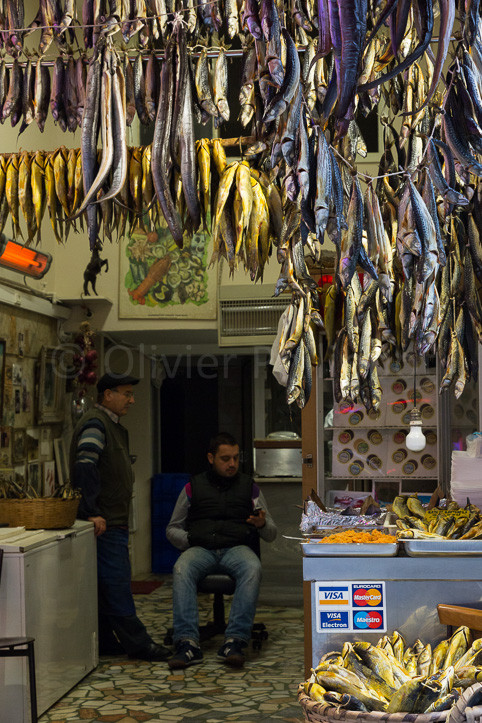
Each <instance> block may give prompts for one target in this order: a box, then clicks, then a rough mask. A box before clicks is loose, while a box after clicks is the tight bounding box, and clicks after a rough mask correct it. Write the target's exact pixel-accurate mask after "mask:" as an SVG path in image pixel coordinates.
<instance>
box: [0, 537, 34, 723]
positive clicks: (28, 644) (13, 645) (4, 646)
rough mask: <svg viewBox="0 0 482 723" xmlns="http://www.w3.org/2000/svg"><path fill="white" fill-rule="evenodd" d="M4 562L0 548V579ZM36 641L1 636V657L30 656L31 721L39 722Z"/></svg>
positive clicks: (26, 638)
mask: <svg viewBox="0 0 482 723" xmlns="http://www.w3.org/2000/svg"><path fill="white" fill-rule="evenodd" d="M2 562H3V550H1V549H0V581H1V577H2ZM34 641H35V638H30V637H15V638H13V637H12V638H0V658H28V675H29V687H30V719H31V723H37V721H38V716H37V686H36V682H35V654H34Z"/></svg>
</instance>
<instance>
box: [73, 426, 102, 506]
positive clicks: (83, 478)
mask: <svg viewBox="0 0 482 723" xmlns="http://www.w3.org/2000/svg"><path fill="white" fill-rule="evenodd" d="M104 447H105V430H104V425H103V424H102V422H101V420H100V419H90V420H89V421H88V422H87V423H86V425H85V426H84V428H83V429H82V431H81V433H80V436H79V440H78V443H77V453H76V456H75V462H74V486H75V487H78V488H79V489H80V491H81V492H82V499H81V501H80V505H79V512H78V516H79V517H80V518H81V519H88V518H89V517H97V516H99V515H100V510H99V507H98V505H97V498H98V496H99V493H100V475H99V469H98V462H99V457H100V455H101V454H102V451H103V449H104Z"/></svg>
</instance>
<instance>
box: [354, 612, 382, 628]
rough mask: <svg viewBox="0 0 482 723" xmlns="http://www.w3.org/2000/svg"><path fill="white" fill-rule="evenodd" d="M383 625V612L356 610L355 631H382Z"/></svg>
mask: <svg viewBox="0 0 482 723" xmlns="http://www.w3.org/2000/svg"><path fill="white" fill-rule="evenodd" d="M383 627H384V625H383V611H382V610H354V611H353V629H354V630H381V629H382V628H383Z"/></svg>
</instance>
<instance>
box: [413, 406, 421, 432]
mask: <svg viewBox="0 0 482 723" xmlns="http://www.w3.org/2000/svg"><path fill="white" fill-rule="evenodd" d="M410 426H420V427H421V426H422V415H421V414H420V411H419V410H418V408H417V407H414V408H413V409H412V410H411V411H410Z"/></svg>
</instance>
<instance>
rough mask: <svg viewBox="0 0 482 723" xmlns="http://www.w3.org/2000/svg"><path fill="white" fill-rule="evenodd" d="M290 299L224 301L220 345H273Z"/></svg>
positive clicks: (221, 308)
mask: <svg viewBox="0 0 482 723" xmlns="http://www.w3.org/2000/svg"><path fill="white" fill-rule="evenodd" d="M289 301H290V297H289V296H282V297H277V298H264V299H262V298H258V299H256V298H251V299H220V301H219V315H218V319H219V326H218V332H219V334H218V336H219V346H241V345H242V346H255V345H264V344H272V343H273V341H274V338H275V336H276V332H277V331H278V322H279V318H280V316H281V314H282V313H283V311H284V310H285V309H286V307H287V306H288V304H289Z"/></svg>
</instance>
